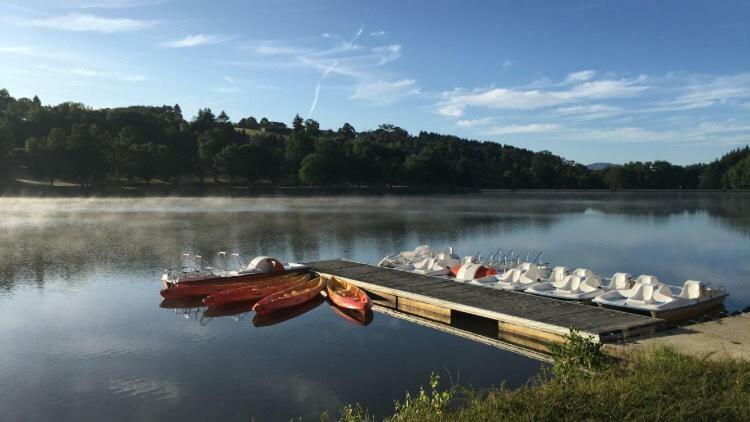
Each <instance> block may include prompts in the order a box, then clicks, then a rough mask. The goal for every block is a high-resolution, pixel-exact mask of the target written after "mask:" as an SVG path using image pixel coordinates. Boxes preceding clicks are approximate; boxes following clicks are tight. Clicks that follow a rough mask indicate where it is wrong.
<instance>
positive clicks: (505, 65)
mask: <svg viewBox="0 0 750 422" xmlns="http://www.w3.org/2000/svg"><path fill="white" fill-rule="evenodd" d="M511 66H513V61H512V60H503V68H505V69H510V68H511Z"/></svg>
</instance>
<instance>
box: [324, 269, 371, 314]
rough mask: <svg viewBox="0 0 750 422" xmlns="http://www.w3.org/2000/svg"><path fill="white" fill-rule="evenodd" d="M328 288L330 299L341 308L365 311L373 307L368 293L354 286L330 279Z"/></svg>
mask: <svg viewBox="0 0 750 422" xmlns="http://www.w3.org/2000/svg"><path fill="white" fill-rule="evenodd" d="M326 288H327V290H328V297H330V298H331V301H332V302H333V303H335V304H336V305H337V306H339V307H341V308H344V309H354V310H357V311H365V310H367V309H370V308H371V307H372V302H370V298H369V297H368V296H367V293H365V292H364V291H362V290H361V289H360V288H359V287H357V286H355V285H353V284H350V283H347V282H345V281H342V280H339V279H337V278H335V277H334V278H330V279H328V283H327V285H326Z"/></svg>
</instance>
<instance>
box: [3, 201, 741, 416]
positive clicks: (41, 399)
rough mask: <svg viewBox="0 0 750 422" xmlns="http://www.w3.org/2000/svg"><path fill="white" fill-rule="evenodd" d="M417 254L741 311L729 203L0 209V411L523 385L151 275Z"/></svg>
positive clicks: (276, 409) (187, 408)
mask: <svg viewBox="0 0 750 422" xmlns="http://www.w3.org/2000/svg"><path fill="white" fill-rule="evenodd" d="M418 244H429V245H431V246H433V247H437V248H439V247H442V246H444V245H452V246H453V247H454V248H455V250H456V251H457V252H458V253H459V254H476V253H477V252H479V251H482V252H493V251H495V250H496V249H497V248H501V247H502V248H503V249H505V250H507V249H510V248H514V249H515V250H516V251H518V252H521V253H523V252H524V251H527V250H531V251H538V250H541V251H544V259H545V260H546V261H549V262H550V263H552V264H561V265H566V266H569V267H572V266H583V267H588V268H591V269H593V270H594V271H596V272H598V273H600V274H602V275H604V276H609V275H611V274H612V273H614V272H618V271H626V272H630V273H631V274H635V275H637V274H644V273H645V274H653V275H656V276H658V277H659V278H660V279H661V280H662V281H665V282H668V283H670V284H680V285H681V284H682V283H683V282H684V281H685V280H686V279H696V280H702V281H710V282H712V283H713V284H714V286H718V285H721V286H724V287H726V289H727V290H728V291H729V293H730V297H729V299H728V302H727V304H726V306H727V308H729V309H730V310H735V309H742V308H744V307H747V306H748V305H750V289H748V287H750V286H749V283H750V260H748V259H747V258H748V257H749V256H750V195H747V194H721V193H717V194H697V193H668V194H657V193H652V194H651V193H632V194H627V193H626V194H623V193H618V194H611V193H544V192H539V193H486V194H477V195H445V196H411V197H395V196H363V197H292V198H278V197H260V198H99V199H97V198H93V199H77V198H43V199H39V198H0V338H1V339H2V341H1V342H0V379H2V380H3V382H2V383H0V409H3V411H4V412H5V413H4V418H5V417H7V418H9V420H49V419H52V418H55V419H57V418H62V419H68V420H100V419H102V418H104V419H108V420H136V419H144V418H146V419H153V418H155V417H158V418H159V419H162V420H177V419H184V418H186V417H187V418H190V419H197V418H201V417H202V418H209V419H217V418H221V419H225V420H248V419H249V418H250V417H255V418H257V419H259V420H269V419H270V420H287V419H288V418H290V417H294V416H304V417H306V418H308V419H315V418H316V416H317V415H318V414H319V412H320V411H322V410H324V409H330V410H333V411H335V410H336V409H338V407H340V406H341V405H343V404H344V403H347V402H360V403H363V404H365V405H368V406H370V407H371V408H372V409H373V410H375V411H376V412H377V413H379V414H384V413H387V412H388V411H390V410H391V409H392V401H393V400H394V399H397V398H401V397H402V395H403V392H404V391H405V390H407V389H411V390H414V389H415V388H417V387H418V386H419V385H420V384H424V383H425V382H426V381H427V378H428V376H429V374H430V372H431V371H435V372H438V373H440V374H442V375H443V376H444V379H447V378H448V376H449V374H450V376H451V377H453V378H454V380H455V379H456V378H458V379H459V380H460V382H461V383H463V384H471V385H474V386H476V387H483V386H490V385H498V384H500V383H501V382H503V381H506V382H508V383H509V384H510V385H521V384H523V383H524V382H526V380H527V379H528V378H529V377H530V376H531V375H533V374H534V373H535V372H536V371H537V369H538V368H539V364H538V363H537V362H535V361H532V360H529V359H527V358H524V357H521V356H518V355H514V354H512V353H509V352H504V351H501V350H497V349H494V348H491V347H488V346H485V345H481V344H477V343H473V342H470V341H468V340H464V339H460V338H456V337H453V336H451V335H448V334H445V333H441V332H437V331H433V330H431V329H429V328H426V327H422V326H418V325H414V324H411V323H408V322H405V321H402V320H398V319H394V318H391V317H388V316H385V315H382V314H376V315H375V318H374V320H373V322H372V323H371V324H370V325H368V326H366V327H361V326H356V325H354V324H351V323H349V322H347V321H345V320H343V319H342V318H341V317H339V316H338V315H336V314H335V313H334V312H332V310H331V309H330V308H329V306H328V305H327V304H326V303H323V304H320V305H319V306H317V307H315V308H313V309H311V310H309V311H308V312H307V313H305V314H303V315H301V316H299V317H297V318H293V319H290V320H288V321H285V322H282V323H279V324H276V325H271V326H267V327H263V328H256V327H254V326H253V324H252V323H251V320H252V317H253V314H252V313H250V314H244V313H242V312H239V311H242V309H239V310H238V313H237V314H236V315H231V316H224V317H211V316H206V315H204V314H203V313H202V311H201V310H200V309H177V310H174V309H164V308H160V307H159V303H160V301H161V297H160V296H159V295H158V290H159V287H160V284H159V278H160V276H161V270H162V269H163V268H165V267H171V266H176V265H177V264H179V255H180V254H181V253H187V252H190V253H199V254H202V255H203V256H205V257H207V258H209V257H210V258H212V257H213V256H214V255H215V253H216V252H217V251H220V250H225V251H228V252H240V253H242V255H243V256H244V257H245V258H251V257H253V256H255V255H260V254H264V255H272V256H276V257H278V258H281V259H283V260H295V261H312V260H317V259H327V258H336V257H344V258H348V259H353V260H357V261H361V262H367V263H376V262H377V261H378V260H379V259H380V258H381V257H382V256H383V255H385V254H386V253H388V252H396V251H400V250H406V249H413V248H414V247H415V246H416V245H418ZM341 368H345V369H346V370H342V369H341ZM8 380H11V381H8ZM334 413H335V412H334Z"/></svg>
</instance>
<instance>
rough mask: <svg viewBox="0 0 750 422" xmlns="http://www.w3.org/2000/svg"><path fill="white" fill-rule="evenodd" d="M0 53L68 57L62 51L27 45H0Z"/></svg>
mask: <svg viewBox="0 0 750 422" xmlns="http://www.w3.org/2000/svg"><path fill="white" fill-rule="evenodd" d="M0 54H15V55H19V56H29V57H43V58H47V59H68V58H69V56H68V55H66V54H62V53H55V52H50V51H47V50H41V49H39V48H35V47H32V46H28V45H10V46H0Z"/></svg>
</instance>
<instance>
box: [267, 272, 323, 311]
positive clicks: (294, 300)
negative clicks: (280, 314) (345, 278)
mask: <svg viewBox="0 0 750 422" xmlns="http://www.w3.org/2000/svg"><path fill="white" fill-rule="evenodd" d="M325 284H326V283H325V280H323V279H322V278H320V277H315V278H314V279H312V280H308V281H305V282H303V283H299V284H296V285H294V286H292V287H289V288H286V289H284V290H282V291H280V292H277V293H274V294H272V295H270V296H266V297H264V298H263V299H261V300H260V301H258V303H256V304H255V306H253V310H254V311H255V312H257V313H258V314H267V313H269V312H273V311H277V310H279V309H284V308H289V307H292V306H295V305H299V304H301V303H305V302H307V301H308V300H310V299H313V298H315V297H316V296H319V295H320V292H321V291H323V287H325Z"/></svg>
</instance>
